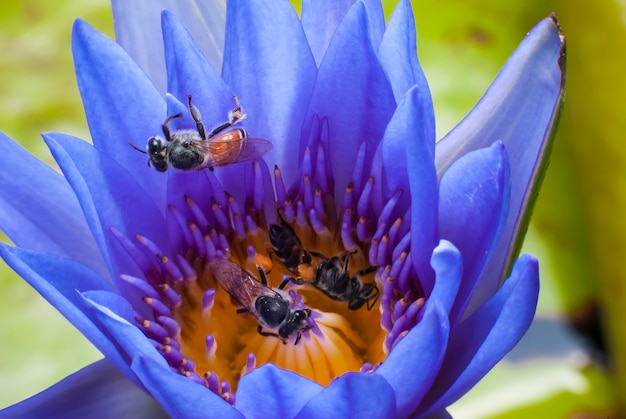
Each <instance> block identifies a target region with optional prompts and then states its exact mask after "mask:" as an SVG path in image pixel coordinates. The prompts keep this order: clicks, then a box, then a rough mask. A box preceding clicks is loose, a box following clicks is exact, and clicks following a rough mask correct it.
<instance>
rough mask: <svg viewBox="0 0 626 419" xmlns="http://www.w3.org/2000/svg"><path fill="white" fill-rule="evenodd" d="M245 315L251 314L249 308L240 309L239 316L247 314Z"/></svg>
mask: <svg viewBox="0 0 626 419" xmlns="http://www.w3.org/2000/svg"><path fill="white" fill-rule="evenodd" d="M245 313H250V310H248V309H247V308H243V307H242V308H238V309H237V314H245Z"/></svg>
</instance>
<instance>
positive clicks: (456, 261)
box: [426, 240, 463, 315]
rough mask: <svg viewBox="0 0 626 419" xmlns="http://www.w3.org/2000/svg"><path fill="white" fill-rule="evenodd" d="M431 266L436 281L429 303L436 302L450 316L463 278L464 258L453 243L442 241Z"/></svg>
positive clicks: (433, 256)
mask: <svg viewBox="0 0 626 419" xmlns="http://www.w3.org/2000/svg"><path fill="white" fill-rule="evenodd" d="M430 264H431V266H432V267H433V269H434V270H435V278H436V279H435V286H434V287H433V291H432V293H431V294H430V297H429V299H428V301H436V302H437V304H439V305H440V306H441V308H442V309H443V311H444V312H446V313H448V315H449V314H450V311H451V310H452V306H453V304H454V301H455V300H456V297H457V293H458V292H459V287H460V285H461V279H462V277H463V276H462V275H463V258H462V257H461V253H460V252H459V251H458V250H457V249H456V247H454V245H452V243H450V242H449V241H446V240H441V241H440V242H439V245H438V246H437V247H436V248H435V250H434V251H433V255H432V257H431V259H430ZM426 304H428V302H427V303H426Z"/></svg>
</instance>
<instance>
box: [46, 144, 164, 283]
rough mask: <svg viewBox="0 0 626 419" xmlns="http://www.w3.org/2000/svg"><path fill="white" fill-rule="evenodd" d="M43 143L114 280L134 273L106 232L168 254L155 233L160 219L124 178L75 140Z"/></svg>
mask: <svg viewBox="0 0 626 419" xmlns="http://www.w3.org/2000/svg"><path fill="white" fill-rule="evenodd" d="M44 139H45V140H46V142H47V144H48V146H49V147H50V150H51V151H52V154H53V155H54V157H55V159H56V161H57V162H58V163H59V166H60V167H61V170H63V173H64V174H65V176H66V178H67V179H68V181H69V182H70V184H71V185H72V187H73V188H74V191H75V193H76V196H78V199H79V201H80V203H81V206H82V208H83V212H84V214H85V216H86V217H87V222H88V223H89V227H90V228H91V231H92V233H93V235H94V237H95V238H96V241H97V242H98V244H99V246H100V249H102V251H103V252H107V253H108V254H106V255H105V258H106V259H107V260H108V261H109V263H110V265H109V267H110V271H111V275H112V277H113V279H114V280H117V279H118V277H119V275H120V274H122V273H125V274H138V273H140V272H139V271H137V267H136V266H135V265H134V262H132V263H129V262H130V261H129V260H128V255H127V254H126V253H125V251H124V250H122V249H121V248H120V246H118V244H117V242H116V240H115V239H114V238H113V236H112V235H111V234H109V229H110V228H111V227H114V228H116V229H117V230H118V231H120V232H121V233H122V234H123V235H125V236H126V237H129V238H130V237H135V235H136V234H141V235H143V236H145V237H148V238H149V239H150V240H152V241H153V242H154V243H155V244H156V245H157V246H159V248H160V249H161V250H162V251H163V253H164V254H168V251H169V248H168V242H167V237H166V236H165V235H163V234H162V233H161V229H160V226H162V225H163V224H164V220H163V217H162V216H161V213H160V212H159V210H158V209H157V208H156V206H155V205H154V202H153V201H152V200H151V199H150V198H149V197H148V196H147V195H146V194H145V192H144V190H143V189H142V188H141V187H140V186H139V185H138V184H137V182H136V181H135V180H134V179H133V178H132V177H131V175H130V173H128V172H127V171H126V170H124V168H123V167H121V166H120V165H119V164H118V163H117V162H115V161H114V160H112V159H111V158H109V157H108V156H107V155H105V154H104V153H101V152H99V151H98V150H96V149H95V148H94V147H92V146H91V145H90V144H88V143H86V142H85V141H82V140H80V139H78V138H74V137H70V136H68V135H63V134H53V133H52V134H45V135H44Z"/></svg>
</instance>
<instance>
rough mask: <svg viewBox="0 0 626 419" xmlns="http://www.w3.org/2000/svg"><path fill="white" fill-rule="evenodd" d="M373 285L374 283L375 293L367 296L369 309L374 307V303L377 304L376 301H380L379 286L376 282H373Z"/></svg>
mask: <svg viewBox="0 0 626 419" xmlns="http://www.w3.org/2000/svg"><path fill="white" fill-rule="evenodd" d="M372 285H374V288H373V290H374V295H370V296H369V297H367V298H366V299H365V301H367V309H368V310H371V309H372V307H374V304H376V301H378V295H379V294H380V290H379V289H378V287H377V286H376V284H375V283H373V284H372Z"/></svg>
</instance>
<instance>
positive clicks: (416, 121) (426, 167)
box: [383, 86, 439, 293]
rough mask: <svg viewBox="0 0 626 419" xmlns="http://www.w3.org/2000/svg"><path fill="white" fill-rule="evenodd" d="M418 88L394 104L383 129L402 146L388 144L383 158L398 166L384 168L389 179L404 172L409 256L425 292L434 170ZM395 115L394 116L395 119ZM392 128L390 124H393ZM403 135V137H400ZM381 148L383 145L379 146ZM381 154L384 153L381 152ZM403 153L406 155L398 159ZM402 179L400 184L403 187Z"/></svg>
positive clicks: (431, 138) (432, 237)
mask: <svg viewBox="0 0 626 419" xmlns="http://www.w3.org/2000/svg"><path fill="white" fill-rule="evenodd" d="M424 103H425V102H424V101H423V98H422V92H421V89H420V88H419V86H414V87H413V88H412V89H411V90H409V91H408V92H407V94H406V96H405V100H404V101H403V102H402V103H401V104H400V105H399V106H398V109H397V111H396V114H394V118H392V123H394V125H392V123H390V124H389V127H388V128H387V131H386V132H385V139H386V138H387V136H388V134H389V133H390V130H391V136H392V137H397V138H396V140H397V141H398V142H399V143H400V144H402V143H404V149H403V147H398V145H399V144H398V145H396V147H395V148H390V149H389V151H388V153H387V154H388V156H387V157H386V159H385V164H386V165H387V162H389V164H390V165H391V164H392V163H391V162H393V161H394V160H395V161H401V162H402V166H404V167H401V166H396V167H393V166H391V167H390V168H389V169H387V168H386V169H385V172H386V173H387V177H388V178H390V179H393V177H395V176H398V175H397V174H396V175H394V174H392V171H393V170H397V171H398V172H399V173H403V172H407V174H408V179H407V180H408V186H409V190H410V192H411V196H410V197H411V260H412V262H413V266H414V267H415V271H416V272H417V276H418V278H419V280H420V283H421V286H422V288H423V289H424V290H425V291H426V292H427V293H428V292H430V290H431V289H432V287H433V282H434V273H433V270H432V268H431V266H430V257H431V255H432V252H433V249H434V248H435V246H436V245H437V242H438V239H439V237H438V234H439V232H438V231H437V194H438V186H437V173H436V171H435V163H434V158H433V157H434V148H435V131H434V128H435V127H434V123H433V122H432V119H433V114H432V113H427V112H428V110H427V109H425V108H424V106H423V105H424ZM396 117H398V120H397V121H394V120H396ZM396 126H397V128H395V129H394V127H396ZM403 136H404V138H402V137H403ZM383 149H384V148H383ZM383 155H384V154H383ZM402 155H406V159H402V157H401V156H402ZM407 180H404V182H403V183H404V185H402V187H403V188H406V186H405V185H406V183H407Z"/></svg>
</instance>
